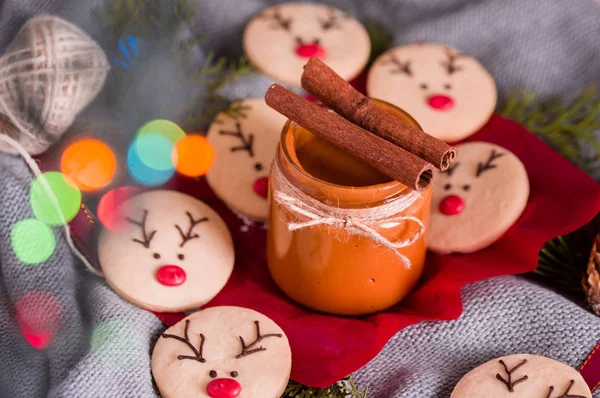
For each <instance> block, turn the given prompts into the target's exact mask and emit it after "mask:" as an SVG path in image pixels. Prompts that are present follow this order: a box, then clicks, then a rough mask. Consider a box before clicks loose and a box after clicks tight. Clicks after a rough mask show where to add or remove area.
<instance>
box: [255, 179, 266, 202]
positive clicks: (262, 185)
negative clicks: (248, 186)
mask: <svg viewBox="0 0 600 398" xmlns="http://www.w3.org/2000/svg"><path fill="white" fill-rule="evenodd" d="M252 190H253V191H254V192H256V194H257V195H258V196H260V197H261V198H265V199H267V198H268V197H269V177H261V178H257V179H256V181H254V184H252Z"/></svg>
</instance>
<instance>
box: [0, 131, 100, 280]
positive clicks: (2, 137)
mask: <svg viewBox="0 0 600 398" xmlns="http://www.w3.org/2000/svg"><path fill="white" fill-rule="evenodd" d="M0 141H4V142H5V143H7V144H9V145H10V146H12V147H13V148H15V149H16V150H17V151H18V152H19V154H20V155H21V156H22V157H23V159H24V160H25V162H26V163H27V165H28V166H29V168H30V169H31V171H32V172H33V174H34V175H35V176H36V177H37V178H38V181H39V182H40V183H41V184H42V187H43V188H44V191H46V195H48V197H49V198H50V201H51V202H52V205H53V206H54V209H55V210H56V213H57V214H58V216H59V217H60V221H61V223H62V226H63V230H64V234H65V238H66V239H67V244H68V245H69V247H70V248H71V250H72V251H73V254H74V255H75V257H77V258H78V259H79V260H81V262H82V263H83V264H84V265H85V267H86V268H87V269H88V270H89V271H91V272H92V273H94V274H96V275H98V276H102V277H103V276H104V275H103V274H102V272H100V271H99V270H97V269H96V268H94V266H93V265H92V264H91V263H90V262H89V261H88V259H87V258H85V256H84V255H83V254H82V253H81V252H80V251H79V250H78V249H77V248H76V247H75V243H74V242H73V239H72V238H71V231H70V230H69V226H68V224H67V220H65V217H64V215H63V213H62V210H61V209H60V204H59V203H58V198H57V197H56V195H54V192H53V191H52V188H51V187H50V185H49V184H48V181H46V178H44V176H43V175H42V171H41V170H40V168H39V167H38V165H37V163H36V162H35V160H33V158H32V157H31V155H29V154H28V153H27V151H26V150H25V148H23V146H22V145H21V144H19V142H17V141H15V140H14V139H12V138H10V137H9V136H7V135H6V134H4V133H0Z"/></svg>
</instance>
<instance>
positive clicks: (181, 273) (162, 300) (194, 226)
mask: <svg viewBox="0 0 600 398" xmlns="http://www.w3.org/2000/svg"><path fill="white" fill-rule="evenodd" d="M115 212H116V213H117V214H118V215H119V217H120V219H119V221H118V225H116V226H114V227H113V228H112V229H111V230H108V229H104V230H102V232H101V234H100V239H99V246H98V257H99V260H100V265H101V267H102V272H103V273H104V276H105V277H106V282H107V283H108V284H109V285H110V287H111V288H112V289H113V290H115V291H116V292H117V294H119V295H120V296H121V297H123V298H124V299H126V300H128V301H130V302H132V303H134V304H135V305H137V306H139V307H142V308H145V309H148V310H151V311H165V312H177V311H184V310H188V309H192V308H198V307H200V306H202V305H204V304H206V303H207V302H208V301H209V300H211V299H212V298H213V297H214V296H216V295H217V293H219V291H221V289H223V287H224V286H225V284H226V283H227V280H228V279H229V276H230V275H231V272H232V270H233V262H234V251H233V243H232V240H231V235H230V234H229V230H228V229H227V226H226V225H225V223H224V222H223V220H222V219H221V218H220V217H219V215H218V214H217V213H215V212H214V211H213V210H212V209H211V208H210V207H208V206H207V205H206V204H204V203H202V202H201V201H199V200H197V199H195V198H193V197H191V196H188V195H185V194H183V193H180V192H176V191H165V190H159V191H149V192H145V193H142V194H139V195H137V196H134V197H133V198H131V199H129V200H127V201H125V202H124V203H122V204H121V205H120V206H119V207H118V208H117V209H116V210H115Z"/></svg>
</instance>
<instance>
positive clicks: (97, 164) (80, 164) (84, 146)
mask: <svg viewBox="0 0 600 398" xmlns="http://www.w3.org/2000/svg"><path fill="white" fill-rule="evenodd" d="M116 168H117V159H116V157H115V154H114V153H113V151H112V150H111V149H110V147H109V146H108V145H106V144H105V143H103V142H102V141H99V140H95V139H84V140H80V141H77V142H75V143H73V144H71V145H70V146H69V147H68V148H67V149H66V150H65V152H64V153H63V155H62V158H61V161H60V169H61V171H62V173H63V174H64V175H66V176H67V177H69V178H70V179H71V180H72V181H73V182H74V183H75V185H77V187H78V188H79V189H81V190H82V191H94V190H97V189H101V188H104V187H105V186H106V185H108V183H110V181H111V180H112V178H113V177H114V175H115V171H116Z"/></svg>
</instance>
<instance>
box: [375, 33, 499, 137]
mask: <svg viewBox="0 0 600 398" xmlns="http://www.w3.org/2000/svg"><path fill="white" fill-rule="evenodd" d="M367 94H368V95H369V96H370V97H373V98H378V99H382V100H384V101H387V102H390V103H392V104H394V105H396V106H398V107H400V108H402V109H403V110H405V111H406V112H408V113H409V114H410V115H411V116H412V117H414V118H415V119H416V120H417V122H419V124H420V125H421V127H422V128H423V131H425V132H426V133H428V134H430V135H432V136H434V137H436V138H439V139H440V140H443V141H446V142H455V141H458V140H461V139H463V138H466V137H468V136H469V135H471V134H473V133H474V132H476V131H477V130H479V128H481V127H482V126H483V125H484V124H485V123H486V122H487V121H488V120H489V119H490V116H491V115H492V113H493V112H494V108H495V107H496V101H497V91H496V83H495V82H494V79H493V78H492V76H491V75H490V73H489V72H488V71H487V70H486V69H485V68H484V67H483V66H482V65H481V64H480V63H479V62H478V61H477V60H476V59H475V58H472V57H469V56H466V55H464V54H461V53H460V52H459V51H458V50H457V49H455V48H452V47H448V46H444V45H442V44H435V43H417V44H412V45H408V46H400V47H395V48H392V49H391V50H389V51H387V52H386V53H384V54H383V55H381V56H380V57H379V58H377V60H376V61H375V63H374V64H373V66H372V67H371V69H370V70H369V75H368V77H367Z"/></svg>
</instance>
